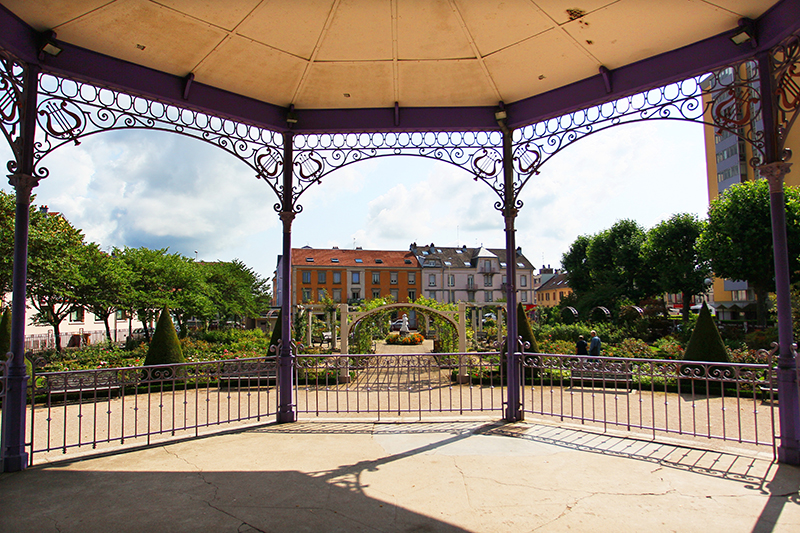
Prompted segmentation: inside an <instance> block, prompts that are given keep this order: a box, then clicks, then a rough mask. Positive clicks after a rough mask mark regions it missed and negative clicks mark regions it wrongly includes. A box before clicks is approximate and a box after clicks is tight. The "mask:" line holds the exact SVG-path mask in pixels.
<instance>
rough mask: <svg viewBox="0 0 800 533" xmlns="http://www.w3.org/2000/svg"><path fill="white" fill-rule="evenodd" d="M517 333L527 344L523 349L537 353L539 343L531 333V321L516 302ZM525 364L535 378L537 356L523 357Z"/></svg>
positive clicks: (537, 362)
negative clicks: (528, 366) (529, 367)
mask: <svg viewBox="0 0 800 533" xmlns="http://www.w3.org/2000/svg"><path fill="white" fill-rule="evenodd" d="M517 333H518V334H519V336H520V337H522V342H524V343H526V344H529V345H530V346H528V347H527V348H525V351H526V352H528V353H539V343H538V342H536V337H535V336H534V335H533V330H532V329H531V323H530V322H528V314H527V313H526V312H525V308H524V307H522V303H518V304H517ZM525 364H526V365H530V366H532V367H533V368H531V375H532V377H534V378H536V377H538V376H539V369H538V366H539V358H538V357H525Z"/></svg>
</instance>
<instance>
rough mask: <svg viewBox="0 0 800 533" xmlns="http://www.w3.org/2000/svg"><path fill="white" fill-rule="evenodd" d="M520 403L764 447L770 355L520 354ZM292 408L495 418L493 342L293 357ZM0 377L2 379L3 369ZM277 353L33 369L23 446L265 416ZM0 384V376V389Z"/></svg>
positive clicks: (273, 404) (91, 446) (135, 437)
mask: <svg viewBox="0 0 800 533" xmlns="http://www.w3.org/2000/svg"><path fill="white" fill-rule="evenodd" d="M522 359H523V368H522V370H523V376H524V383H525V385H524V390H523V394H522V401H523V407H524V410H525V412H526V413H528V414H531V415H536V416H540V417H555V418H556V419H558V420H559V421H567V420H572V421H576V422H580V423H583V424H589V425H594V426H596V427H598V428H602V429H604V430H605V429H607V428H609V427H617V428H620V429H624V430H632V431H638V432H642V431H646V432H648V433H649V434H651V435H652V436H656V435H667V434H679V435H684V436H692V437H704V438H711V439H722V440H727V441H735V442H739V443H749V444H757V445H767V446H774V438H773V436H774V433H775V430H776V429H775V427H776V426H775V423H774V408H773V405H774V403H776V400H777V398H776V392H775V385H776V384H775V378H774V372H772V371H770V368H771V364H770V363H768V364H736V363H725V364H717V363H703V362H686V361H671V360H660V359H623V358H611V357H591V358H590V357H586V356H581V357H577V356H574V355H549V354H528V353H526V354H523V358H522ZM295 365H296V366H295V370H296V376H297V377H296V381H295V383H294V384H292V386H293V387H294V389H295V390H294V392H295V399H296V408H297V412H298V413H300V415H301V416H326V417H330V416H336V415H345V416H347V417H365V418H372V419H377V420H380V419H381V417H386V416H391V417H397V416H400V417H407V416H410V417H415V418H417V419H422V418H423V417H426V416H437V415H439V416H441V415H448V414H449V415H453V416H462V415H469V414H471V413H483V414H486V413H490V414H496V415H497V417H498V418H501V417H502V416H503V413H504V408H505V402H506V401H507V389H506V385H505V381H506V379H505V364H504V361H502V360H501V356H500V354H498V353H497V352H492V353H474V352H472V353H460V354H459V353H457V354H430V353H420V354H393V355H386V354H381V355H352V354H351V355H346V356H342V355H339V354H333V355H321V356H299V357H298V358H297V360H296V363H295ZM3 379H4V378H3ZM276 379H277V372H276V359H275V357H274V356H273V357H265V358H254V359H236V360H225V361H211V362H202V363H182V364H177V365H165V366H160V367H129V368H99V369H93V370H81V371H69V372H45V373H38V374H35V375H34V376H33V378H32V380H31V384H32V385H31V387H30V392H31V397H32V398H33V401H32V402H31V404H30V415H31V416H30V426H29V428H30V429H29V435H28V446H29V451H30V458H31V462H33V458H34V456H36V457H40V456H41V455H42V454H48V453H57V454H62V453H69V452H79V451H81V450H95V449H107V448H110V447H112V446H120V445H125V446H136V445H147V444H151V443H153V442H162V441H165V440H168V439H174V438H181V437H193V436H198V435H200V434H206V433H210V432H213V431H219V430H220V429H221V428H234V427H241V426H244V425H248V424H255V423H259V422H261V423H263V422H267V421H273V420H274V419H275V417H276V416H277V410H278V406H277V400H278V383H276ZM4 390H5V389H4V387H2V381H0V395H2V394H3V391H4Z"/></svg>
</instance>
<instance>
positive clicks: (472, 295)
mask: <svg viewBox="0 0 800 533" xmlns="http://www.w3.org/2000/svg"><path fill="white" fill-rule="evenodd" d="M467 301H468V302H474V301H475V293H474V292H468V293H467Z"/></svg>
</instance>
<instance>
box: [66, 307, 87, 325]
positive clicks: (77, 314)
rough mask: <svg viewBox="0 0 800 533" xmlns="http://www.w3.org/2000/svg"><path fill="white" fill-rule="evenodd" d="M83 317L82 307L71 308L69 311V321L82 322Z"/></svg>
mask: <svg viewBox="0 0 800 533" xmlns="http://www.w3.org/2000/svg"><path fill="white" fill-rule="evenodd" d="M83 318H84V310H83V307H78V308H77V309H73V310H72V311H70V313H69V321H70V322H83Z"/></svg>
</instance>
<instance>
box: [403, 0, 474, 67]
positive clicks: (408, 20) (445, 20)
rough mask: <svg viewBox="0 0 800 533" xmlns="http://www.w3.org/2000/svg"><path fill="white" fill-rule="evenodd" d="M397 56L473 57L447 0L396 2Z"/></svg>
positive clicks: (411, 57)
mask: <svg viewBox="0 0 800 533" xmlns="http://www.w3.org/2000/svg"><path fill="white" fill-rule="evenodd" d="M397 41H398V44H397V48H398V57H399V59H447V58H451V59H452V58H456V59H457V58H462V59H464V58H473V59H474V58H475V53H474V52H473V51H472V48H471V47H470V45H469V41H468V40H467V37H466V35H465V33H464V30H463V29H462V27H461V22H460V21H459V19H458V17H457V15H456V13H455V12H454V11H453V9H452V8H451V7H450V3H449V2H448V1H447V0H403V1H402V2H399V3H398V5H397Z"/></svg>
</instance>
